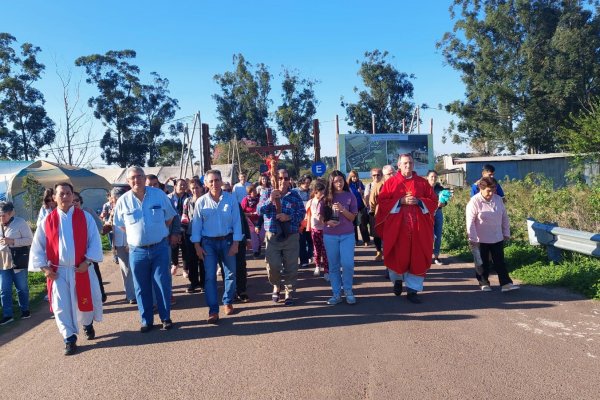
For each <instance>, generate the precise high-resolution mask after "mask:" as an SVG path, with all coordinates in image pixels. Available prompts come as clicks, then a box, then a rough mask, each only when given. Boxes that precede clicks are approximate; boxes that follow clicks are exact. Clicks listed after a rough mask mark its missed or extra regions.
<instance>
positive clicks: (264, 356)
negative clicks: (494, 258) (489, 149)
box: [0, 248, 600, 400]
mask: <svg viewBox="0 0 600 400" xmlns="http://www.w3.org/2000/svg"><path fill="white" fill-rule="evenodd" d="M372 254H373V250H372V249H364V248H357V251H356V257H357V271H356V276H355V282H356V285H355V286H356V287H355V294H356V295H357V298H358V304H356V305H354V306H349V305H346V304H340V305H337V306H327V305H326V304H325V300H326V299H327V298H328V297H329V295H330V290H329V287H328V285H327V284H326V283H325V282H324V280H323V279H322V278H315V277H313V276H312V271H309V270H303V271H302V272H301V274H300V285H299V286H300V291H299V293H298V295H299V297H300V301H299V304H298V305H297V306H295V307H285V306H283V305H275V304H273V303H272V302H271V301H270V287H269V285H268V283H267V281H266V277H265V273H264V269H263V262H259V261H250V270H249V274H250V276H249V286H250V291H249V292H250V295H251V298H252V300H253V301H252V302H251V303H248V304H244V305H240V306H239V307H238V310H239V312H238V313H237V314H236V315H234V316H230V317H226V316H222V319H221V322H220V324H219V325H218V326H212V325H207V324H206V322H205V319H206V317H207V309H206V308H205V306H204V301H203V297H202V296H203V295H200V294H194V295H189V294H185V283H186V282H185V281H184V279H183V278H182V277H181V276H178V277H176V278H175V280H174V285H175V295H176V298H177V305H175V306H174V310H173V312H172V318H173V320H174V322H175V324H176V325H175V329H174V330H172V331H159V330H154V331H152V332H150V333H148V334H140V333H138V314H137V309H136V308H135V307H134V306H130V305H128V304H125V302H124V301H123V300H122V299H123V292H122V284H121V281H120V277H119V275H118V270H117V266H116V265H114V264H112V262H111V261H106V262H105V263H104V264H103V265H102V268H103V271H104V272H103V274H104V278H105V279H104V280H105V282H107V288H108V294H109V299H108V302H107V304H106V307H105V321H104V322H103V323H101V324H96V331H97V335H98V337H97V339H96V340H95V341H94V342H87V341H86V340H85V339H84V338H82V339H80V345H81V346H80V353H79V354H77V355H75V356H72V357H64V356H63V355H62V349H63V345H62V342H61V339H60V337H59V334H58V331H57V329H56V326H55V324H54V321H53V320H50V319H47V318H46V316H47V313H46V310H45V309H44V310H40V311H38V312H37V313H36V314H35V315H34V316H33V318H32V319H30V320H26V321H20V322H18V326H15V327H14V328H13V329H11V330H10V331H9V332H8V333H6V334H4V335H3V336H1V337H0V350H1V351H0V370H1V371H3V378H2V381H1V383H0V386H1V389H0V393H1V395H0V398H2V399H78V400H81V399H90V398H99V399H111V400H112V399H133V398H136V399H155V398H156V399H169V400H171V399H325V398H328V399H392V398H404V399H442V398H443V399H494V398H497V399H505V398H511V399H598V398H600V303H599V302H595V301H589V300H584V299H582V298H580V297H579V296H576V295H573V294H570V293H566V292H565V291H562V290H553V289H543V288H536V287H528V286H525V287H523V288H522V290H521V291H518V292H511V293H508V294H506V293H505V294H502V293H500V292H499V291H498V290H497V286H496V287H495V288H494V289H495V290H494V291H493V292H491V293H483V292H480V291H479V290H478V288H477V286H476V281H475V280H474V279H473V277H472V270H471V269H470V266H469V265H467V264H459V263H451V264H450V265H445V266H441V267H435V268H434V269H432V270H431V272H430V274H429V275H428V279H427V281H426V292H425V293H424V294H423V296H422V298H423V300H424V303H423V304H421V305H413V304H410V303H409V302H408V301H406V299H405V298H404V297H402V298H396V297H394V296H393V295H392V294H391V287H390V284H389V282H387V281H384V280H383V279H382V273H381V272H382V267H381V266H380V265H374V263H372V262H371V261H370V260H371V258H372ZM493 283H494V281H493ZM495 283H496V284H497V281H496V282H495Z"/></svg>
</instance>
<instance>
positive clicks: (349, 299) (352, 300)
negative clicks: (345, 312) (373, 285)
mask: <svg viewBox="0 0 600 400" xmlns="http://www.w3.org/2000/svg"><path fill="white" fill-rule="evenodd" d="M346 303H348V304H356V297H354V295H353V294H352V293H350V294H347V295H346Z"/></svg>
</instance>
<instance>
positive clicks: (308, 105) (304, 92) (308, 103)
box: [275, 69, 318, 173]
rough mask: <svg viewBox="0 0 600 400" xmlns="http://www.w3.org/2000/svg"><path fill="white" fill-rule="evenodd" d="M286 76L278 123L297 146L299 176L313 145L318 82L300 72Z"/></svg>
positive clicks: (294, 154)
mask: <svg viewBox="0 0 600 400" xmlns="http://www.w3.org/2000/svg"><path fill="white" fill-rule="evenodd" d="M282 75H283V82H282V84H281V88H282V90H283V91H282V93H281V100H282V104H281V105H280V106H279V107H278V108H277V111H276V113H275V120H276V122H277V126H278V127H279V130H280V131H281V132H282V134H283V136H285V137H286V138H287V139H288V141H289V143H290V144H291V145H293V146H295V147H294V148H293V149H292V150H291V153H292V163H293V165H294V170H295V173H298V172H299V171H300V168H301V164H302V163H304V164H306V163H307V161H308V160H307V158H306V157H307V150H308V149H309V148H310V147H311V146H312V145H313V138H312V136H311V131H312V121H313V118H314V116H315V114H316V113H317V105H318V101H317V99H316V97H315V91H314V85H315V84H316V83H317V82H316V81H313V80H309V79H303V78H301V77H300V76H299V74H298V72H296V71H290V70H288V69H286V70H284V72H283V74H282Z"/></svg>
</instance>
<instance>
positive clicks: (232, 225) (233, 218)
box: [190, 191, 244, 243]
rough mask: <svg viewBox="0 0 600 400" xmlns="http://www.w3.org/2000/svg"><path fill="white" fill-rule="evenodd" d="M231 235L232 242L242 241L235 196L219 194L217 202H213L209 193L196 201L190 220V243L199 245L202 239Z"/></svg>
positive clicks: (238, 208) (238, 207) (242, 235)
mask: <svg viewBox="0 0 600 400" xmlns="http://www.w3.org/2000/svg"><path fill="white" fill-rule="evenodd" d="M230 233H232V234H233V240H235V241H237V242H239V241H241V240H242V239H244V234H243V233H242V221H241V219H240V206H239V204H238V202H237V200H236V198H235V196H234V195H233V194H231V193H229V192H223V191H222V192H221V197H220V198H219V201H218V202H217V201H214V200H213V198H212V196H211V195H210V192H209V193H206V194H205V195H203V196H202V197H200V198H199V199H198V200H196V204H195V207H194V217H193V218H192V237H191V238H190V240H191V241H192V243H199V242H200V241H201V240H202V238H203V237H219V236H227V235H229V234H230Z"/></svg>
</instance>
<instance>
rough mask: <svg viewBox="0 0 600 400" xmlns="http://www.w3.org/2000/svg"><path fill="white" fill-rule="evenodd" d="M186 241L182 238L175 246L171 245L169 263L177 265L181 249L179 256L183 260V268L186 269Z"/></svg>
mask: <svg viewBox="0 0 600 400" xmlns="http://www.w3.org/2000/svg"><path fill="white" fill-rule="evenodd" d="M186 247H187V243H186V241H185V240H182V241H181V243H179V244H178V245H177V246H171V265H177V266H179V250H180V249H181V258H182V261H183V269H184V270H186V271H187V270H188V266H187V260H186V257H185V254H186V250H187V249H186Z"/></svg>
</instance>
